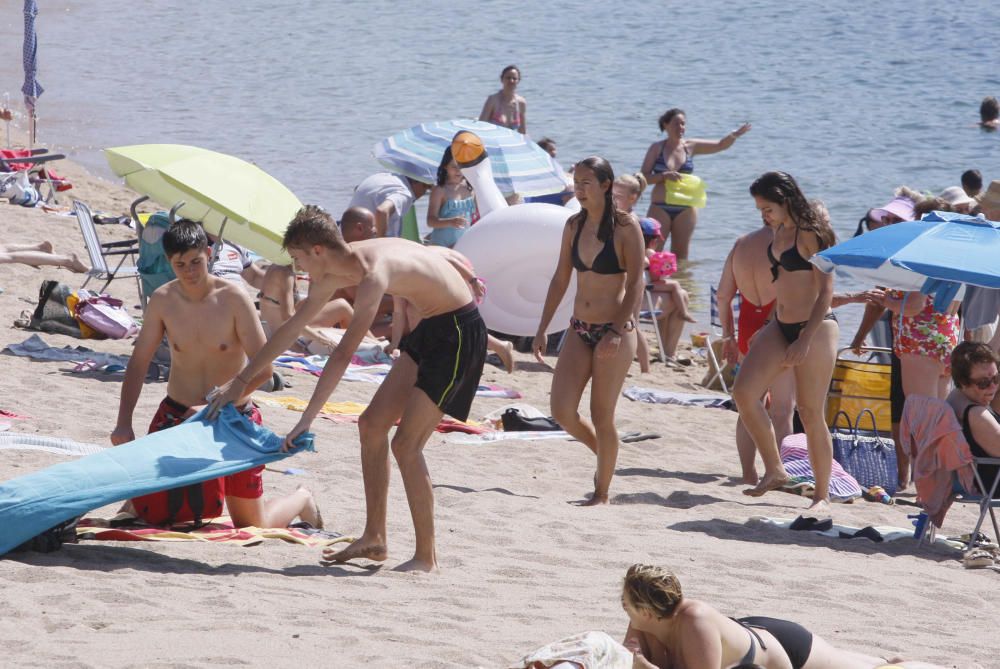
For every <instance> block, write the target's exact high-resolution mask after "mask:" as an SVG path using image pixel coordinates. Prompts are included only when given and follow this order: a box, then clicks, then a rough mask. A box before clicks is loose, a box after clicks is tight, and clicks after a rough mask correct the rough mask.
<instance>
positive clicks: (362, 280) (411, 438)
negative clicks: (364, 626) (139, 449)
mask: <svg viewBox="0 0 1000 669" xmlns="http://www.w3.org/2000/svg"><path fill="white" fill-rule="evenodd" d="M284 246H285V248H286V249H287V250H288V253H289V255H291V256H292V259H293V260H294V261H295V264H296V266H297V267H299V268H301V269H303V270H305V271H306V272H308V273H309V276H310V277H311V279H312V280H311V282H310V286H309V296H308V297H307V298H306V299H305V300H303V301H302V302H301V303H300V304H299V307H298V309H297V310H296V312H295V315H294V316H292V317H291V318H290V319H289V320H288V321H287V322H286V323H285V324H284V325H282V326H281V328H279V329H278V331H277V332H275V333H274V334H273V335H272V336H271V339H270V341H268V343H267V344H266V345H265V346H264V347H263V348H262V349H261V350H260V352H259V353H257V354H256V355H255V356H253V358H252V359H251V360H250V361H249V362H248V363H247V365H246V366H245V367H244V368H243V370H242V371H241V372H240V373H239V374H237V375H236V376H235V378H233V379H232V381H230V382H229V383H228V384H226V385H225V386H223V387H222V389H221V392H220V393H219V395H218V396H217V397H216V398H215V399H214V400H213V401H212V405H211V408H212V411H213V412H217V411H218V410H219V409H220V408H221V407H222V406H223V405H225V404H226V403H227V402H231V401H238V400H239V398H241V397H243V396H244V394H245V390H244V388H245V387H246V384H247V380H248V379H249V380H252V379H254V378H257V377H258V376H259V375H260V374H261V372H262V370H265V369H267V367H268V366H269V364H270V361H271V360H273V359H274V358H275V357H276V356H278V355H280V354H281V352H282V351H284V350H285V349H286V348H287V347H288V346H289V345H290V344H291V343H292V342H293V341H294V340H295V337H296V335H297V333H298V332H299V331H300V330H301V329H302V327H303V326H304V325H306V324H307V323H309V322H311V320H312V319H313V318H315V316H316V314H318V313H319V312H320V311H321V310H322V308H323V306H324V305H325V304H326V303H327V302H328V301H329V299H330V297H331V296H332V295H333V294H334V292H335V291H336V290H337V289H338V288H339V287H341V286H357V295H356V299H355V301H354V319H353V320H352V321H351V324H350V326H349V327H348V328H347V332H346V333H345V334H344V337H343V339H341V342H340V346H338V347H337V349H336V350H335V351H334V352H333V354H332V355H331V356H330V359H329V361H328V362H327V364H326V367H325V368H324V369H323V374H322V376H321V377H320V379H319V382H318V383H317V385H316V390H315V391H314V392H313V395H312V398H311V399H310V401H309V406H307V407H306V410H305V411H304V412H303V414H302V418H301V419H300V420H299V422H298V424H297V425H296V426H295V427H294V428H293V429H292V431H291V432H289V433H288V436H287V437H286V446H287V445H288V444H290V442H291V440H293V439H294V438H295V437H297V436H298V435H299V434H301V433H303V432H305V431H306V430H308V429H309V426H310V425H311V424H312V422H313V420H314V419H315V418H316V415H317V414H318V413H319V411H320V409H321V408H322V407H323V404H324V403H325V402H326V400H327V398H329V397H330V394H331V393H332V392H333V391H334V390H335V389H336V387H337V384H338V383H339V382H340V379H341V377H342V376H343V374H344V370H346V369H347V365H348V364H349V363H350V361H351V355H352V354H353V353H354V351H355V349H357V347H358V344H359V343H360V342H361V340H362V338H363V337H364V334H365V332H366V331H367V329H368V327H369V326H370V325H371V322H372V320H373V319H374V318H375V314H376V313H377V311H378V306H379V302H381V299H382V295H383V294H385V293H388V294H390V295H393V296H398V297H401V298H403V299H405V300H407V301H408V302H409V303H410V304H411V305H412V306H413V308H414V309H415V310H416V311H417V313H418V314H419V316H420V317H421V319H422V320H421V321H420V325H418V326H417V327H416V328H415V329H414V331H413V332H411V333H410V334H409V335H408V336H407V337H406V338H405V339H404V340H403V342H402V344H401V345H400V350H401V354H400V356H399V359H398V360H396V362H395V363H394V364H393V366H392V371H391V372H390V373H389V376H388V377H386V379H385V381H383V383H382V385H381V386H379V389H378V391H377V392H376V393H375V396H374V397H373V398H372V401H371V403H370V404H369V405H368V408H367V409H366V410H365V412H364V413H363V414H362V415H361V418H360V420H359V421H358V430H359V432H360V437H361V470H362V473H363V476H364V484H365V503H366V509H367V520H366V523H365V531H364V533H363V534H362V536H361V538H360V539H358V540H357V541H355V542H354V543H352V544H351V545H350V546H348V547H347V548H346V549H344V550H343V551H340V552H339V553H335V552H333V551H331V550H327V551H324V553H323V557H324V558H325V559H327V560H333V561H335V562H345V561H347V560H352V559H355V558H367V559H369V560H376V561H383V560H385V559H386V557H387V555H388V548H387V542H386V505H387V502H388V492H389V450H390V443H389V430H390V429H391V428H392V426H393V425H394V424H395V423H396V421H397V420H399V426H398V428H397V429H396V433H395V434H394V435H393V438H392V445H391V448H392V453H393V455H394V456H395V458H396V462H397V464H398V465H399V471H400V474H401V475H402V478H403V485H404V487H405V488H406V498H407V501H408V502H409V505H410V514H411V516H412V518H413V528H414V531H415V533H416V550H415V552H414V556H413V559H412V560H409V561H407V562H405V563H404V564H402V565H400V566H399V567H398V569H400V570H404V571H405V570H422V571H431V570H434V569H436V567H437V557H436V554H435V545H434V491H433V489H432V488H431V480H430V476H429V474H428V472H427V464H426V462H425V461H424V456H423V448H424V444H426V443H427V440H428V438H430V435H431V434H432V433H433V432H434V428H435V426H436V425H437V424H438V422H439V421H440V420H441V416H442V414H444V413H447V414H448V415H450V416H452V417H454V418H458V419H460V420H465V419H466V418H468V416H469V410H470V408H471V406H472V400H473V398H474V397H475V393H476V388H477V387H478V385H479V378H480V376H481V374H482V371H483V363H484V361H485V358H486V325H485V323H483V320H482V318H481V317H480V316H479V311H478V310H477V309H476V306H475V303H474V302H472V300H471V299H470V294H469V285H468V284H467V283H466V281H465V280H464V279H463V278H462V276H461V275H460V274H459V273H458V272H457V271H456V270H455V268H454V267H452V265H451V264H450V263H449V262H448V260H447V259H446V258H445V257H444V256H443V255H441V254H439V253H436V252H434V251H431V250H429V249H426V248H424V247H422V246H420V245H419V244H414V243H413V242H410V241H407V240H404V239H392V238H379V239H371V240H366V241H360V242H355V243H353V244H348V243H345V242H344V240H343V237H342V236H341V233H340V229H339V228H338V227H337V225H336V223H334V221H333V219H332V218H331V217H330V215H329V214H327V213H326V212H325V211H323V210H322V209H320V208H318V207H315V206H311V205H310V206H306V207H303V208H302V209H301V210H299V213H298V214H296V216H295V218H294V219H293V220H292V222H291V223H290V224H289V226H288V229H287V230H286V231H285V239H284ZM414 389H416V390H419V391H421V392H414Z"/></svg>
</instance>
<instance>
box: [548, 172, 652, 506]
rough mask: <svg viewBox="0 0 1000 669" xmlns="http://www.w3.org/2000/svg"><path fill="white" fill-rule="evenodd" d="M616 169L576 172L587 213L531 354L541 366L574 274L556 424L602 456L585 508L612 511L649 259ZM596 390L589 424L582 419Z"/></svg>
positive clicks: (555, 384)
mask: <svg viewBox="0 0 1000 669" xmlns="http://www.w3.org/2000/svg"><path fill="white" fill-rule="evenodd" d="M614 180H615V175H614V172H613V171H612V170H611V165H610V164H609V163H608V161H606V160H605V159H604V158H600V157H598V156H591V157H590V158H585V159H584V160H581V161H580V162H579V163H577V164H576V168H575V169H574V171H573V185H574V189H575V191H576V198H577V200H579V201H580V206H581V207H582V209H581V211H580V212H579V213H577V214H574V215H573V216H571V217H570V218H569V220H567V221H566V227H565V228H564V229H563V235H562V246H561V249H560V251H559V262H558V264H557V265H556V271H555V274H553V275H552V281H551V282H550V283H549V292H548V294H547V295H546V296H545V306H544V308H543V309H542V320H541V322H540V323H539V324H538V333H537V334H536V335H535V339H534V342H533V343H532V350H533V351H534V353H535V357H536V358H537V359H538V361H539V362H543V363H544V361H543V360H542V354H543V353H544V352H545V347H546V337H545V331H546V330H547V329H548V326H549V323H550V322H551V321H552V316H553V314H555V311H556V308H557V307H558V306H559V303H560V302H562V298H563V295H565V294H566V289H567V288H568V287H569V282H570V280H571V279H572V278H573V270H574V269H575V270H576V299H575V301H574V302H573V317H572V318H571V319H570V322H569V326H570V328H571V329H572V330H573V332H571V333H569V334H568V335H567V337H566V341H565V344H563V348H562V351H561V352H560V353H559V362H557V363H556V371H555V375H554V376H553V378H552V393H551V409H552V417H553V418H555V420H556V422H557V423H559V425H561V426H562V428H563V429H564V430H566V431H567V432H569V433H570V434H571V435H573V436H574V437H576V438H577V439H579V440H580V441H581V442H583V443H584V444H586V446H587V448H589V449H590V450H591V451H593V452H594V453H595V454H596V455H597V473H596V474H595V475H594V495H593V497H591V498H590V500H589V501H588V502H587V504H588V505H592V504H607V502H608V488H609V487H610V486H611V478H612V476H614V473H615V462H616V461H617V459H618V430H617V428H616V427H615V407H616V406H617V404H618V397H619V395H621V391H622V384H623V383H624V382H625V375H626V374H627V373H628V368H629V365H630V364H631V363H632V358H633V357H635V351H636V331H635V320H634V314H635V311H636V309H637V308H638V306H639V298H640V297H641V296H642V289H643V282H642V265H643V260H644V258H645V255H644V254H643V248H642V232H641V231H640V229H639V223H638V221H636V219H635V217H634V216H632V215H630V214H627V213H625V212H624V211H619V210H618V209H616V208H615V205H614V202H613V201H612V196H611V184H612V182H613V181H614ZM591 379H593V383H592V384H591V387H590V417H591V420H592V421H593V423H591V421H588V420H587V419H585V418H582V417H581V416H580V413H579V406H580V398H581V397H582V396H583V390H584V388H586V386H587V381H590V380H591Z"/></svg>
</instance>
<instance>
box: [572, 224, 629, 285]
mask: <svg viewBox="0 0 1000 669" xmlns="http://www.w3.org/2000/svg"><path fill="white" fill-rule="evenodd" d="M583 224H584V221H580V223H579V227H578V228H577V230H576V237H574V238H573V252H572V259H573V267H575V268H576V271H578V272H594V273H595V274H621V273H623V272H624V271H625V270H624V269H622V266H621V265H620V264H618V254H617V253H615V236H614V234H613V232H614V228H613V227H612V232H611V233H609V234H608V238H607V239H605V240H604V246H603V247H602V248H601V250H600V252H599V253H598V254H597V257H596V258H594V264H593V265H591V266H590V267H587V266H586V265H584V264H583V260H581V259H580V233H582V232H583Z"/></svg>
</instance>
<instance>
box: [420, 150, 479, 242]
mask: <svg viewBox="0 0 1000 669" xmlns="http://www.w3.org/2000/svg"><path fill="white" fill-rule="evenodd" d="M475 214H476V196H475V195H474V194H473V192H472V186H470V185H469V182H468V181H466V180H465V177H463V176H462V170H460V169H458V163H456V162H455V160H454V159H453V158H452V156H451V147H450V146H449V147H448V148H446V149H445V150H444V156H443V157H442V158H441V164H440V165H439V166H438V171H437V184H436V185H435V186H434V187H433V188H432V189H431V201H430V203H429V204H428V205H427V226H428V227H429V228H430V229H431V234H430V237H429V238H428V241H429V242H430V243H431V244H432V245H434V246H447V247H448V248H452V247H453V246H455V243H456V242H458V240H459V238H461V236H462V235H463V234H465V231H466V230H467V229H468V228H469V226H470V225H471V224H472V220H473V217H474V216H475Z"/></svg>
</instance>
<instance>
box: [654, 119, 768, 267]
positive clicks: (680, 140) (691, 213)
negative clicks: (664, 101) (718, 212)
mask: <svg viewBox="0 0 1000 669" xmlns="http://www.w3.org/2000/svg"><path fill="white" fill-rule="evenodd" d="M686 125H687V116H686V115H685V114H684V111H683V110H681V109H676V108H674V109H668V110H667V111H666V112H665V113H664V114H663V116H661V117H660V132H666V133H667V138H666V139H664V140H660V141H658V142H653V143H652V144H651V145H650V147H649V149H648V150H647V151H646V157H645V158H643V160H642V174H643V176H645V177H646V181H648V182H649V183H651V184H653V193H652V195H651V196H650V203H649V211H647V212H646V216H651V217H652V218H655V219H656V220H657V221H659V222H660V227H661V230H662V234H663V239H664V240H666V239H667V238H668V237H669V238H670V250H671V252H673V253H674V255H676V256H677V259H678V260H684V259H686V258H687V257H688V251H689V249H690V246H691V235H693V234H694V226H695V224H696V223H697V222H698V210H697V209H694V208H692V207H686V206H682V205H673V204H667V203H666V187H665V186H664V182H666V181H677V180H678V179H680V178H681V175H682V174H691V173H692V172H693V171H694V161H693V160H692V157H693V156H695V155H703V154H709V153H718V152H719V151H725V150H726V149H728V148H729V147H731V146H732V145H733V142H735V141H736V139H737V138H738V137H741V136H743V135H744V134H745V133H747V132H748V131H749V130H750V124H749V123H744V124H743V125H741V126H740V127H739V128H737V129H736V130H733V131H732V132H731V133H729V134H728V135H726V136H725V137H723V138H722V139H720V140H710V139H685V138H684V131H685V129H686ZM661 248H662V247H661Z"/></svg>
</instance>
